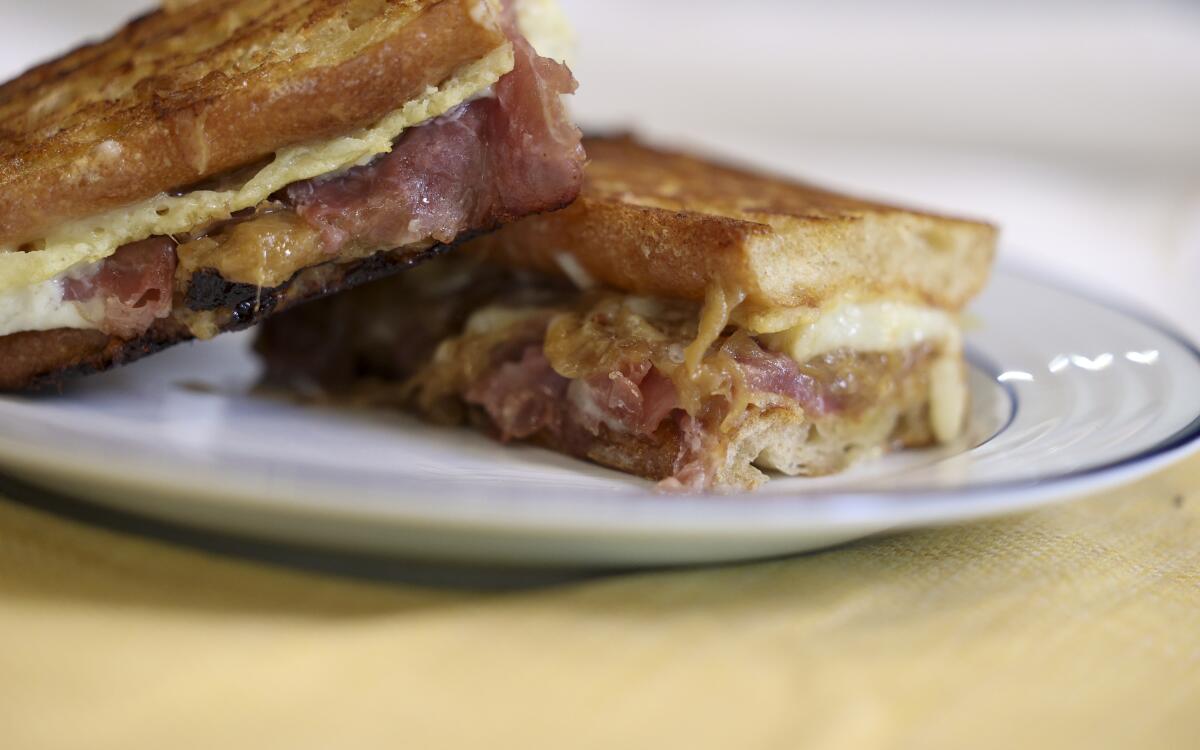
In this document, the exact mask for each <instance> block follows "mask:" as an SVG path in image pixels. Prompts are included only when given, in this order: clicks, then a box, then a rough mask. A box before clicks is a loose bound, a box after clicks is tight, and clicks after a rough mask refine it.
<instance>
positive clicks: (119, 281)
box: [63, 237, 175, 338]
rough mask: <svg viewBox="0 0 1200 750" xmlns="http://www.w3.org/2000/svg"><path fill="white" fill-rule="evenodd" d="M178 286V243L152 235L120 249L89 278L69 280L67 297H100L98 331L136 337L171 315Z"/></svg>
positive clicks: (65, 289)
mask: <svg viewBox="0 0 1200 750" xmlns="http://www.w3.org/2000/svg"><path fill="white" fill-rule="evenodd" d="M174 282H175V243H174V241H172V240H171V239H170V238H169V237H153V238H151V239H148V240H143V241H141V242H134V243H132V244H129V245H124V246H123V247H121V248H119V249H118V250H117V251H116V252H115V253H113V254H112V255H111V256H110V257H108V258H107V259H106V260H105V261H104V262H103V263H101V264H100V267H99V268H98V269H97V271H96V273H95V274H93V275H91V276H89V277H86V278H79V279H74V278H69V279H67V281H66V282H65V284H64V286H63V299H65V300H67V301H69V302H87V301H89V300H92V299H95V298H97V297H99V298H100V299H102V300H103V303H104V306H103V318H102V319H101V320H100V321H99V325H100V329H101V330H102V331H104V332H105V333H107V334H110V335H113V336H120V337H122V338H133V337H135V336H138V335H140V334H142V333H144V332H145V331H146V329H147V328H149V327H150V326H151V325H152V324H153V323H154V321H155V320H157V319H159V318H165V317H167V315H168V314H170V312H171V293H172V289H173V288H174Z"/></svg>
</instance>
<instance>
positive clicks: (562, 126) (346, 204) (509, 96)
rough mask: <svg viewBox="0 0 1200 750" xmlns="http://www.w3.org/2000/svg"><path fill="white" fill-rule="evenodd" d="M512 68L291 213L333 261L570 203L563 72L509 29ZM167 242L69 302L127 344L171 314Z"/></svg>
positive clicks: (301, 186) (128, 258) (571, 152)
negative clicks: (100, 298) (354, 251)
mask: <svg viewBox="0 0 1200 750" xmlns="http://www.w3.org/2000/svg"><path fill="white" fill-rule="evenodd" d="M507 17H508V22H509V27H510V37H511V39H512V42H513V47H514V52H515V57H516V60H515V65H514V68H513V70H512V71H511V72H510V73H509V74H508V75H506V76H504V77H503V78H501V79H500V80H499V81H498V82H497V83H496V85H495V86H494V87H493V88H494V95H493V96H490V97H488V98H482V99H476V100H474V101H471V102H468V103H466V104H464V105H463V106H461V107H459V108H458V109H456V110H455V111H454V112H452V113H450V114H448V115H446V116H444V117H441V118H439V119H437V120H434V121H432V122H429V123H425V124H423V125H421V126H419V127H415V128H411V129H410V130H408V131H407V132H406V133H404V134H403V136H402V137H401V138H400V139H399V141H398V142H397V143H396V144H395V147H394V148H393V150H392V152H391V153H390V154H387V155H385V156H382V157H380V158H378V159H375V160H374V161H373V162H372V163H370V164H368V165H365V166H363V167H356V168H354V169H351V170H348V171H347V172H344V173H342V174H339V175H337V176H335V177H330V178H317V179H315V180H308V181H305V182H300V183H296V184H294V185H291V186H289V187H288V188H287V189H286V190H285V191H284V192H285V195H286V197H287V199H288V201H290V202H291V204H292V205H293V207H294V208H295V210H296V211H297V213H298V214H299V215H300V216H301V217H303V218H304V219H305V220H306V221H307V222H309V223H310V224H311V225H312V226H314V227H315V228H316V229H318V230H319V231H320V233H321V236H322V240H323V245H324V248H325V250H326V251H327V252H329V254H330V256H331V257H332V256H333V255H336V254H337V252H338V251H339V250H341V249H342V248H343V247H344V246H346V244H347V243H349V242H351V241H353V242H355V243H357V244H361V245H364V246H369V247H381V248H383V247H399V246H402V245H407V244H409V243H412V242H418V241H421V240H425V239H428V238H432V239H434V240H436V241H438V242H444V243H449V242H453V241H455V240H457V239H459V238H460V235H461V234H462V233H463V232H464V231H466V230H469V229H479V228H491V227H495V226H497V225H499V224H501V223H504V222H507V221H511V220H514V219H516V218H519V217H521V216H524V215H526V214H529V213H533V212H536V211H539V210H545V209H546V208H547V207H548V206H554V205H557V204H560V203H563V202H565V201H567V200H569V199H571V198H573V197H574V196H575V195H577V194H578V192H579V189H580V188H581V186H582V184H583V166H584V162H585V158H586V157H585V155H584V152H583V147H582V145H581V143H580V140H581V137H582V136H581V134H580V132H579V130H578V128H576V127H575V126H574V124H573V123H572V122H571V121H570V119H569V118H568V117H567V112H566V108H565V106H564V105H563V103H562V101H561V96H562V95H563V94H568V93H571V92H573V91H574V90H575V86H576V84H575V79H574V78H573V77H572V76H571V72H570V71H569V70H568V69H567V68H566V66H564V65H562V64H560V63H557V62H555V61H553V60H549V59H546V58H543V57H539V56H538V55H537V53H536V52H535V51H534V50H533V48H532V47H531V46H530V45H529V43H528V42H527V41H525V39H524V38H523V37H521V36H520V35H519V34H518V33H516V31H515V23H514V22H513V19H512V14H511V9H509V12H508V14H507ZM174 247H175V243H174V242H173V241H172V240H170V239H169V238H165V237H157V238H151V239H149V240H145V241H143V242H136V243H133V244H131V245H126V246H124V247H122V248H120V249H119V250H118V251H117V252H116V253H115V254H114V255H113V256H111V257H110V258H109V259H107V260H106V261H104V262H103V263H102V264H101V266H100V269H99V270H98V271H97V273H96V274H95V275H94V276H93V277H91V278H87V279H72V280H68V281H67V282H66V289H65V292H66V295H67V297H66V298H67V299H68V300H78V301H85V300H88V299H91V298H92V297H93V296H95V295H97V294H103V295H104V300H105V304H104V318H103V320H101V321H99V322H98V325H99V327H100V328H101V330H103V331H105V332H106V333H110V334H112V335H117V336H121V337H124V338H133V337H136V336H138V335H140V334H142V333H144V332H145V331H146V329H147V328H149V327H150V325H152V324H153V322H154V321H155V320H156V319H158V318H163V317H166V316H167V315H169V314H170V311H171V297H172V289H173V275H174V272H175V266H176V262H175V256H174Z"/></svg>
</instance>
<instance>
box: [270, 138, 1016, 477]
mask: <svg viewBox="0 0 1200 750" xmlns="http://www.w3.org/2000/svg"><path fill="white" fill-rule="evenodd" d="M585 146H586V148H587V151H588V153H589V158H590V163H589V166H588V169H587V177H586V183H585V186H584V190H583V193H582V195H581V197H580V198H579V200H578V201H576V202H575V203H574V204H573V205H572V206H570V207H568V208H566V209H564V210H562V211H558V212H556V213H552V214H547V215H542V216H537V217H533V218H530V219H526V220H523V221H520V222H516V223H514V224H512V225H510V226H508V227H506V228H504V229H503V230H501V231H499V232H496V233H494V234H491V235H488V236H486V237H482V238H480V239H478V240H474V241H473V242H471V243H469V244H468V245H467V246H466V247H465V248H464V252H463V253H460V254H458V255H457V256H456V257H453V258H446V259H440V260H438V261H436V262H434V263H431V264H428V265H427V266H426V267H424V268H422V269H419V273H416V274H412V275H406V276H405V277H403V278H398V279H394V280H389V281H387V282H384V283H381V284H378V285H371V286H367V287H364V288H363V289H360V290H357V291H356V292H354V293H351V294H349V295H346V296H342V297H339V298H333V299H330V300H326V301H324V302H322V303H320V304H318V305H316V306H312V307H308V308H303V309H299V310H296V311H294V312H293V313H289V314H286V315H284V316H281V317H280V318H278V319H276V320H273V321H270V322H269V323H268V324H267V326H266V327H265V329H264V331H263V333H262V336H261V337H260V339H259V342H258V348H259V351H260V352H261V353H262V354H263V356H264V357H265V359H266V362H267V366H268V377H269V379H270V380H271V381H273V382H275V383H277V384H283V385H286V386H288V387H290V388H294V389H300V390H301V391H303V392H305V393H309V394H314V393H315V394H330V393H332V394H335V395H350V396H353V397H354V398H356V399H358V400H360V401H365V402H367V403H372V404H389V405H397V406H401V407H404V408H409V409H412V410H415V411H416V412H418V413H420V414H421V415H424V416H426V417H429V418H432V419H434V420H437V421H441V422H448V423H461V422H470V423H473V424H476V425H479V426H480V427H482V428H483V429H486V430H488V431H489V432H491V433H492V434H494V435H496V436H498V437H499V438H501V439H502V440H505V441H510V440H522V441H531V442H534V443H537V444H540V445H543V446H546V447H548V448H551V449H554V450H558V451H562V452H565V453H568V454H571V455H573V456H578V457H580V458H584V459H588V460H591V461H593V462H596V463H599V464H602V465H604V466H608V467H612V468H616V469H619V470H621V471H626V472H630V473H633V474H636V475H639V476H643V477H647V478H650V479H654V480H658V481H661V482H663V483H664V486H666V487H673V488H684V489H718V490H721V489H731V488H735V489H736V488H751V487H754V486H757V485H758V484H759V483H761V482H762V481H763V480H764V479H765V477H766V475H765V473H764V472H766V471H775V472H780V473H783V474H789V475H819V474H828V473H832V472H836V471H839V470H841V469H843V468H844V467H846V466H847V465H848V464H849V463H850V462H852V461H854V460H855V459H857V458H859V457H862V456H867V455H872V454H876V453H879V452H880V451H883V450H887V449H891V448H896V447H907V446H925V445H930V444H934V443H938V442H948V441H952V440H954V439H955V438H956V437H958V435H959V434H960V432H961V430H962V429H963V423H964V415H965V413H966V409H967V400H968V394H967V388H966V385H965V367H964V360H963V344H962V336H961V333H960V328H959V321H958V314H959V312H960V311H961V309H962V308H963V306H964V305H965V304H966V303H967V302H968V301H969V300H970V299H971V298H972V297H973V296H974V295H975V294H976V293H977V292H978V291H979V290H980V289H981V287H982V286H983V284H984V282H985V281H986V278H987V276H988V273H989V270H990V267H991V262H992V258H993V254H994V250H995V242H996V230H995V228H994V227H992V226H990V225H988V224H985V223H980V222H976V221H968V220H962V219H951V218H945V217H939V216H933V215H930V214H925V213H920V212H916V211H911V210H906V209H901V208H896V207H892V206H886V205H882V204H878V203H872V202H867V201H863V200H858V199H855V198H850V197H846V196H843V195H838V194H835V193H831V192H828V191H824V190H820V189H817V188H813V187H809V186H806V185H801V184H796V183H794V182H790V181H787V180H782V179H777V178H773V177H768V176H763V175H759V174H754V173H750V172H747V171H744V170H741V169H735V168H731V167H727V166H723V165H720V164H714V163H712V162H709V161H706V160H703V159H700V158H696V157H693V156H688V155H685V154H678V153H669V152H665V151H661V150H657V149H654V148H650V147H647V146H645V145H642V144H640V143H638V142H636V141H634V140H632V139H629V138H614V139H588V140H585Z"/></svg>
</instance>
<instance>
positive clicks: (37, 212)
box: [0, 0, 511, 244]
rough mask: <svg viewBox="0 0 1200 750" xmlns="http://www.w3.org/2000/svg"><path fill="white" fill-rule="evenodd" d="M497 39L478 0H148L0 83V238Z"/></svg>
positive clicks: (297, 138) (359, 121)
mask: <svg viewBox="0 0 1200 750" xmlns="http://www.w3.org/2000/svg"><path fill="white" fill-rule="evenodd" d="M506 44H507V40H506V38H505V36H504V34H503V32H502V31H501V29H500V27H499V24H498V22H497V15H496V13H495V12H494V9H492V8H491V6H489V5H488V4H487V3H486V2H484V0H443V1H442V2H437V0H407V1H403V2H402V1H400V0H358V1H352V0H301V1H297V0H291V1H289V2H276V1H275V0H212V1H210V2H204V3H197V4H194V5H190V6H187V7H183V8H180V9H178V10H176V11H175V12H165V11H157V12H154V13H150V14H149V15H146V16H143V17H142V18H139V19H137V20H135V21H134V22H132V23H131V24H129V25H128V26H126V27H125V28H123V29H121V30H120V31H118V32H117V33H116V34H115V35H114V36H112V37H110V38H108V39H106V40H104V41H102V42H98V43H96V44H92V45H89V46H86V47H83V48H81V49H79V50H76V51H75V52H73V53H71V54H68V55H66V56H65V57H62V58H60V59H58V60H55V61H53V62H49V63H47V64H45V65H42V66H40V67H38V68H34V69H33V70H31V71H29V72H28V73H26V74H24V75H23V76H21V77H20V78H17V79H16V80H14V81H11V82H9V83H7V84H5V85H4V86H2V87H0V133H2V135H3V138H2V139H0V244H14V243H15V244H20V243H23V242H36V241H37V240H38V239H40V235H41V234H43V233H45V232H47V231H48V230H50V229H51V228H53V227H54V226H55V225H57V224H60V223H62V222H64V221H67V220H70V219H78V218H82V217H87V216H91V215H94V214H97V213H101V212H103V211H105V210H108V209H112V208H116V207H119V206H124V205H127V204H130V203H133V202H136V201H139V200H142V199H146V198H150V197H152V196H155V195H157V194H160V193H164V192H167V191H171V190H176V189H180V188H184V187H185V186H188V185H190V184H193V183H197V182H200V181H202V180H205V179H206V178H209V177H212V176H214V175H218V174H221V173H222V172H225V171H227V170H230V169H233V168H235V167H239V166H242V165H245V164H249V163H253V162H255V161H258V160H260V159H262V158H264V157H268V156H270V155H271V154H273V153H274V152H275V151H277V150H279V149H280V148H283V147H285V146H288V145H290V144H295V143H301V142H306V141H312V140H320V139H327V138H330V137H332V136H335V135H339V134H342V133H345V132H346V131H349V130H352V129H354V128H357V127H361V126H365V125H368V124H371V123H374V122H376V121H378V120H379V119H380V118H382V117H383V116H384V115H386V114H388V113H389V112H392V111H394V110H396V109H398V108H400V107H401V106H403V105H404V104H405V103H406V102H408V101H410V100H412V99H414V98H417V97H418V96H420V95H421V94H423V93H424V92H426V90H427V89H429V88H430V87H437V86H440V85H442V84H444V82H445V81H447V79H449V78H451V77H452V76H453V75H454V74H455V73H456V72H457V71H458V70H460V69H461V68H463V67H464V66H466V65H468V64H469V63H472V62H475V61H477V60H479V59H480V58H483V57H485V56H486V55H487V54H488V53H490V52H493V51H495V50H497V49H500V48H503V47H504V46H505V45H506ZM508 67H509V68H511V60H510V61H509V63H508ZM499 72H500V73H501V74H502V73H504V72H507V71H506V70H501V71H499ZM489 83H490V82H487V83H484V84H483V86H481V87H480V88H484V87H486V86H487V85H488V84H489ZM474 93H475V92H473V91H472V92H463V98H465V97H466V96H470V95H472V94H474ZM456 103H457V102H456ZM135 239H136V238H135Z"/></svg>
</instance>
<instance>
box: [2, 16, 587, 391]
mask: <svg viewBox="0 0 1200 750" xmlns="http://www.w3.org/2000/svg"><path fill="white" fill-rule="evenodd" d="M531 14H532V15H531ZM525 19H534V20H536V23H533V22H532V21H531V22H530V25H529V28H528V29H527V28H526V27H525V26H524V25H523V23H524V20H525ZM566 36H569V35H568V33H567V29H566V27H565V25H564V23H563V21H562V17H561V13H560V12H559V11H558V9H557V6H556V5H555V4H554V2H553V0H321V1H318V0H288V1H285V2H278V3H276V2H263V1H261V0H199V1H198V2H194V3H173V4H172V5H171V7H169V8H164V9H163V10H160V11H158V12H156V13H152V14H150V15H148V16H145V17H143V18H141V19H139V20H137V21H135V22H133V23H131V24H130V25H129V26H127V27H126V28H125V29H123V30H122V31H120V32H119V33H118V34H117V35H116V36H114V37H113V38H111V39H109V40H107V41H104V42H101V43H98V44H95V45H91V46H90V47H85V48H83V49H80V50H78V51H76V52H74V53H71V54H69V55H67V56H66V57H64V58H62V59H60V60H58V61H55V62H51V63H48V64H46V65H43V66H42V67H40V68H37V69H34V70H32V71H30V72H29V73H26V74H25V75H24V76H22V77H20V78H18V79H17V80H15V81H13V82H11V83H9V84H6V85H5V86H3V87H0V128H3V134H4V136H5V138H4V139H2V140H0V388H5V389H11V388H21V387H26V386H31V385H33V386H36V385H39V384H46V383H54V382H57V379H58V378H59V377H60V376H61V375H63V374H66V373H72V372H79V371H84V372H86V371H94V370H99V369H103V368H105V367H108V366H111V365H116V364H121V363H123V362H126V361H129V360H131V359H133V358H136V357H137V356H141V355H143V354H146V353H149V352H150V351H153V350H155V349H157V348H161V347H162V346H166V345H168V344H170V343H174V342H177V341H181V340H185V339H189V338H209V337H211V336H214V335H216V334H218V333H220V332H222V331H227V330H236V329H239V328H244V327H246V326H248V325H250V324H251V323H253V322H256V321H257V320H259V319H261V318H262V317H265V316H266V315H269V314H271V313H272V312H275V311H279V310H282V309H284V308H286V307H290V306H292V305H294V304H297V303H299V302H301V301H304V300H307V299H312V298H316V297H320V296H323V295H324V294H328V293H330V292H332V291H336V290H339V289H341V288H344V287H347V286H352V285H354V284H357V283H360V282H361V281H362V280H364V279H365V278H370V277H373V276H375V275H379V274H382V273H384V272H387V271H392V270H396V269H399V268H403V267H407V266H408V265H411V264H412V263H415V262H417V261H419V260H422V259H424V258H426V257H429V256H431V255H433V254H436V253H437V252H439V251H440V250H442V249H443V248H445V247H448V246H453V245H456V244H458V243H460V242H462V241H463V240H464V239H465V238H467V237H471V236H475V235H477V234H479V233H481V232H487V231H491V230H493V229H495V228H496V227H497V226H499V225H501V224H503V223H506V222H510V221H513V220H515V219H517V218H520V217H523V216H526V215H529V214H532V213H537V212H541V211H550V210H555V209H559V208H561V207H563V206H565V205H567V204H568V203H570V201H572V200H573V199H574V198H575V196H576V195H577V194H578V190H579V187H580V184H581V181H582V164H583V152H582V149H581V148H580V147H579V131H578V129H577V128H575V127H574V126H573V125H572V124H571V123H570V121H569V117H568V116H567V113H566V111H565V109H564V107H563V104H562V102H561V99H560V97H561V95H562V94H567V93H570V92H571V91H573V90H574V86H575V81H574V79H573V77H572V76H571V74H570V72H569V70H567V69H566V68H565V67H564V66H563V65H561V64H558V63H557V62H555V61H554V60H547V59H543V56H541V55H540V54H539V53H538V51H537V50H538V48H539V47H541V48H545V49H552V50H555V51H556V53H561V51H562V50H563V39H561V38H560V37H566ZM451 112H453V115H452V116H446V117H443V115H447V114H449V113H451Z"/></svg>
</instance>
